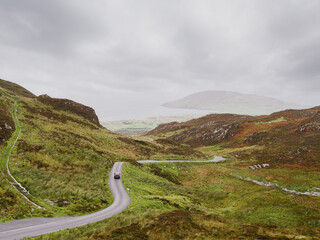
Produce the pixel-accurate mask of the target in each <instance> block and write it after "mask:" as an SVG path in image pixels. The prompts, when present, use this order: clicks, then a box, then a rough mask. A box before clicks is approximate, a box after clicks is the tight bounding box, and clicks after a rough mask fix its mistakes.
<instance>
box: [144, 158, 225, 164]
mask: <svg viewBox="0 0 320 240" xmlns="http://www.w3.org/2000/svg"><path fill="white" fill-rule="evenodd" d="M224 160H226V159H225V158H223V157H215V158H214V159H212V160H140V161H138V163H170V162H194V163H208V162H221V161H224Z"/></svg>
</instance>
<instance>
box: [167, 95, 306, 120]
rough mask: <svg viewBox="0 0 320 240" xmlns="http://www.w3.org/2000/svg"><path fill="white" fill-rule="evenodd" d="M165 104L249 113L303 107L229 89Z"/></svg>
mask: <svg viewBox="0 0 320 240" xmlns="http://www.w3.org/2000/svg"><path fill="white" fill-rule="evenodd" d="M163 106H165V107H168V108H185V109H199V110H212V111H214V112H219V113H236V114H249V115H262V114H270V113H272V112H275V111H280V110H285V109H290V108H302V107H303V106H302V105H298V104H290V103H286V102H282V101H280V100H277V99H274V98H270V97H264V96H257V95H251V94H241V93H236V92H228V91H204V92H198V93H194V94H192V95H189V96H187V97H184V98H182V99H179V100H177V101H173V102H169V103H165V104H163Z"/></svg>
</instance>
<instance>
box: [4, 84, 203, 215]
mask: <svg viewBox="0 0 320 240" xmlns="http://www.w3.org/2000/svg"><path fill="white" fill-rule="evenodd" d="M5 83H6V84H7V85H6V87H7V88H8V89H13V90H14V89H15V88H12V87H10V85H9V86H8V84H9V83H8V82H5ZM14 87H16V85H14ZM7 88H6V89H5V88H2V89H1V88H0V89H1V96H0V104H1V106H4V108H1V116H3V117H1V124H2V123H3V124H2V125H4V124H5V125H4V126H10V128H9V127H3V128H1V129H0V133H1V137H2V138H3V139H4V140H3V141H1V142H2V144H0V147H1V151H2V153H3V154H2V158H1V169H2V170H3V172H4V175H2V176H1V183H2V184H1V189H0V195H1V196H2V197H1V198H0V199H1V206H2V207H1V212H0V217H1V221H7V220H10V219H17V218H25V217H31V216H65V215H82V214H85V213H90V212H94V211H97V210H99V209H101V208H105V207H107V206H108V205H110V204H111V202H112V196H111V193H110V192H109V188H108V173H109V171H110V169H111V167H112V165H113V163H114V162H115V161H134V160H137V159H147V158H152V157H155V158H161V157H162V156H167V155H170V154H172V155H173V156H175V157H180V158H183V157H186V156H188V157H193V158H195V157H203V156H204V155H203V154H201V153H200V152H197V151H194V150H188V151H184V149H187V148H186V147H183V146H180V145H179V144H170V143H166V144H159V143H153V142H152V141H147V140H146V141H144V140H143V139H132V138H128V137H125V136H122V135H119V134H115V133H112V132H111V131H109V130H107V129H105V128H103V127H102V126H101V125H100V123H99V120H98V118H97V116H96V115H95V113H94V110H93V109H91V108H89V107H86V106H83V105H81V104H78V103H75V102H72V101H70V100H65V99H54V98H50V97H48V96H41V97H38V98H36V97H32V98H31V97H24V96H23V95H21V94H15V95H14V94H13V92H11V90H10V91H8V90H7ZM13 90H12V91H13ZM15 100H16V101H17V104H16V105H14V102H15ZM14 106H16V109H14ZM12 111H17V116H18V118H19V124H20V125H21V130H22V132H21V135H20V138H19V139H18V141H17V144H16V146H15V147H14V148H13V152H12V156H11V158H10V162H9V168H10V171H11V173H12V175H13V176H14V177H15V178H16V179H17V181H18V182H19V183H21V184H22V185H23V186H24V187H25V188H26V189H27V190H28V192H29V193H30V194H29V193H27V194H28V198H29V199H31V200H32V201H34V202H35V203H36V204H38V205H40V206H42V207H44V208H45V210H42V209H37V208H35V207H34V206H33V205H31V204H29V203H28V202H26V201H25V200H24V199H23V198H22V196H20V194H19V192H18V191H16V190H15V189H14V188H13V187H12V186H11V185H10V184H9V183H8V182H7V181H6V178H8V179H9V180H10V177H8V176H6V164H5V163H6V159H7V153H8V149H11V147H12V144H13V142H14V140H15V139H16V137H17V131H16V132H14V130H15V123H14V121H13V119H12ZM17 121H18V120H17ZM17 123H18V122H16V124H17ZM2 125H1V127H2ZM179 154H181V155H182V156H181V155H179Z"/></svg>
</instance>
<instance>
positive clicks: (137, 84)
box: [0, 0, 320, 120]
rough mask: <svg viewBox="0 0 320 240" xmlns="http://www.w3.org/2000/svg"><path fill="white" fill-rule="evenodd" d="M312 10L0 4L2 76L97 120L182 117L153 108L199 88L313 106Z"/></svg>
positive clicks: (317, 70) (317, 78)
mask: <svg viewBox="0 0 320 240" xmlns="http://www.w3.org/2000/svg"><path fill="white" fill-rule="evenodd" d="M319 12H320V1H317V0H308V1H301V0H282V1H277V3H276V4H275V2H274V1H270V0H261V1H256V0H241V1H239V0H230V1H217V0H198V1H193V0H175V1H154V0H139V1H136V0H117V1H111V0H96V1H77V0H68V1H63V0H46V1H43V0H28V1H25V0H15V1H12V0H2V1H0V54H1V58H0V78H2V79H6V80H9V81H13V82H16V83H18V84H21V85H22V86H24V87H26V88H27V89H29V90H30V91H32V92H34V93H35V94H37V95H39V94H43V93H46V94H48V95H50V96H52V97H59V98H69V99H72V100H74V101H77V102H80V103H83V104H85V105H89V106H91V107H93V108H94V109H95V110H96V112H97V114H98V116H99V118H100V119H101V120H114V119H133V118H134V119H141V118H145V117H149V116H157V115H168V114H170V115H171V114H174V115H176V114H179V115H180V113H181V114H184V111H185V110H181V111H180V110H172V109H164V108H163V107H160V106H161V104H163V103H165V102H170V101H173V100H177V99H179V98H182V97H185V96H187V95H189V94H192V93H194V92H199V91H204V90H225V91H235V92H240V93H248V94H256V95H262V96H269V97H274V98H277V99H280V100H283V101H287V102H296V103H300V104H304V105H311V106H315V105H320V94H319V92H320V67H319V63H320V31H319V29H320V14H319ZM182 111H183V112H182ZM186 113H189V111H187V112H186Z"/></svg>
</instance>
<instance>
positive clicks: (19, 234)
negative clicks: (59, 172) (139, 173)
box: [0, 157, 225, 240]
mask: <svg viewBox="0 0 320 240" xmlns="http://www.w3.org/2000/svg"><path fill="white" fill-rule="evenodd" d="M224 160H225V159H224V158H222V157H215V158H214V159H212V160H204V161H202V160H200V161H197V160H141V161H138V162H139V163H166V162H167V163H168V162H195V163H204V162H220V161H224ZM122 166H123V162H116V163H115V164H114V165H113V167H112V170H111V171H110V174H109V187H110V190H111V192H112V194H113V197H114V202H113V203H112V205H111V206H110V207H108V208H106V209H104V210H101V211H98V212H95V213H92V214H88V215H84V216H80V217H56V218H29V219H22V220H15V221H10V222H5V223H1V224H0V239H1V240H2V239H5V240H11V239H21V238H25V237H35V236H39V235H43V234H47V233H52V232H56V231H60V230H65V229H69V228H74V227H80V226H83V225H86V224H89V223H94V222H98V221H101V220H104V219H106V218H109V217H112V216H113V215H116V214H118V213H120V212H122V211H123V210H125V209H126V208H127V207H128V206H129V204H130V197H129V195H128V194H127V192H126V191H125V189H124V187H123V185H122V180H121V179H114V178H113V173H114V172H120V173H122ZM121 175H122V174H121Z"/></svg>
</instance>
